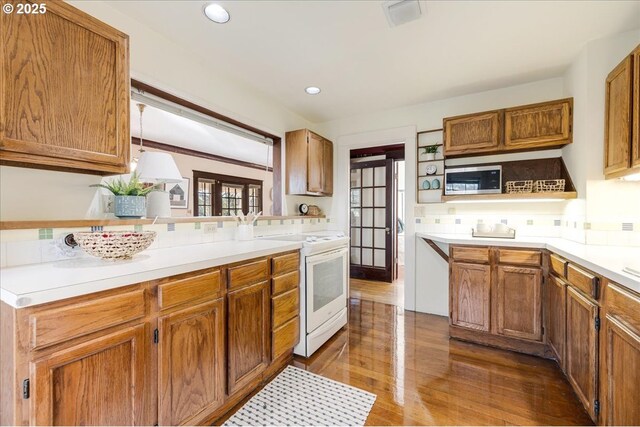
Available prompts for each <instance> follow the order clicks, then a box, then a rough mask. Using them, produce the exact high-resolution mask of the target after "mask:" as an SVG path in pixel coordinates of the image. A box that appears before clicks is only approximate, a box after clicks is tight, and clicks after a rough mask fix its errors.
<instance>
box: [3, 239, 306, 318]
mask: <svg viewBox="0 0 640 427" xmlns="http://www.w3.org/2000/svg"><path fill="white" fill-rule="evenodd" d="M301 247H302V244H301V243H299V242H282V241H272V240H251V241H245V242H237V241H230V242H217V243H203V244H198V245H189V246H179V247H173V248H164V249H154V250H147V251H144V252H141V253H139V254H137V255H135V256H134V257H133V259H131V260H126V261H105V260H102V259H99V258H93V257H89V258H87V257H84V258H73V259H69V260H65V261H56V262H49V263H44V264H34V265H28V266H20V267H7V268H2V269H0V299H1V300H2V301H4V302H5V303H7V304H9V305H11V306H12V307H15V308H23V307H29V306H32V305H37V304H43V303H46V302H52V301H58V300H62V299H65V298H71V297H75V296H80V295H86V294H90V293H93V292H99V291H104V290H107V289H113V288H118V287H121V286H127V285H133V284H135V283H140V282H144V281H147V280H156V279H161V278H163V277H169V276H174V275H176V274H182V273H188V272H191V271H196V270H201V269H204V268H210V267H216V266H218V265H224V264H231V263H234V262H239V261H243V260H248V259H251V258H258V257H262V256H266V255H271V254H274V253H278V252H286V251H291V250H295V249H300V248H301Z"/></svg>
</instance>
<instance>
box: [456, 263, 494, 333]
mask: <svg viewBox="0 0 640 427" xmlns="http://www.w3.org/2000/svg"><path fill="white" fill-rule="evenodd" d="M450 282H451V295H450V299H451V304H450V307H451V324H452V325H455V326H462V327H465V328H469V329H476V330H480V331H486V332H488V331H489V325H490V317H489V301H490V300H489V292H490V289H491V266H489V265H485V264H470V263H462V262H452V263H451V275H450Z"/></svg>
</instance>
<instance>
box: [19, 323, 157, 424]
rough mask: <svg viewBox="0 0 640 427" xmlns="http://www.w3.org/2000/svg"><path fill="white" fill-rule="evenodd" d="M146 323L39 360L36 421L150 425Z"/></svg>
mask: <svg viewBox="0 0 640 427" xmlns="http://www.w3.org/2000/svg"><path fill="white" fill-rule="evenodd" d="M147 337H148V334H147V327H146V325H139V326H135V327H130V328H126V329H123V330H122V331H119V332H115V333H113V334H109V335H106V336H104V337H101V338H97V339H94V340H91V341H88V342H86V343H82V344H79V345H76V346H73V347H70V348H66V349H63V350H59V351H56V352H55V353H53V354H51V355H48V356H45V357H44V358H42V359H39V360H36V361H34V362H32V364H31V372H32V375H34V377H33V378H32V383H33V385H34V390H33V394H34V395H33V396H32V401H31V403H32V405H33V406H32V407H31V420H30V423H31V424H32V425H63V426H65V425H151V424H154V422H155V421H154V420H153V419H150V417H149V411H148V405H149V404H150V402H148V397H147V396H145V395H148V394H149V393H150V391H149V390H150V389H149V387H148V385H149V384H148V383H147V382H146V381H147V379H148V378H149V375H148V366H150V361H149V358H148V354H149V353H148V346H149V345H150V340H148V339H147Z"/></svg>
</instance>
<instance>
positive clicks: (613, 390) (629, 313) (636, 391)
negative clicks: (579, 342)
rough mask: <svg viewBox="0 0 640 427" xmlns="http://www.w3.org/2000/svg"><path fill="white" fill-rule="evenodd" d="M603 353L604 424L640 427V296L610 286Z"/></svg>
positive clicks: (606, 308)
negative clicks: (639, 399) (639, 397)
mask: <svg viewBox="0 0 640 427" xmlns="http://www.w3.org/2000/svg"><path fill="white" fill-rule="evenodd" d="M604 311H605V313H606V314H605V316H604V317H603V320H602V322H603V325H602V332H601V334H602V335H601V351H600V355H601V357H600V380H601V381H600V402H601V407H602V411H601V418H600V424H604V425H626V426H632V425H635V426H637V425H640V405H639V404H638V396H640V294H639V293H635V292H633V291H630V290H627V289H624V288H622V287H621V286H619V285H616V284H613V283H609V284H608V286H607V287H606V288H605V303H604Z"/></svg>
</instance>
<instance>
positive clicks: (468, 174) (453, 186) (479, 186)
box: [444, 165, 502, 195]
mask: <svg viewBox="0 0 640 427" xmlns="http://www.w3.org/2000/svg"><path fill="white" fill-rule="evenodd" d="M492 193H502V166H500V165H494V166H475V167H468V168H447V169H445V170H444V194H446V195H455V194H492Z"/></svg>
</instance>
